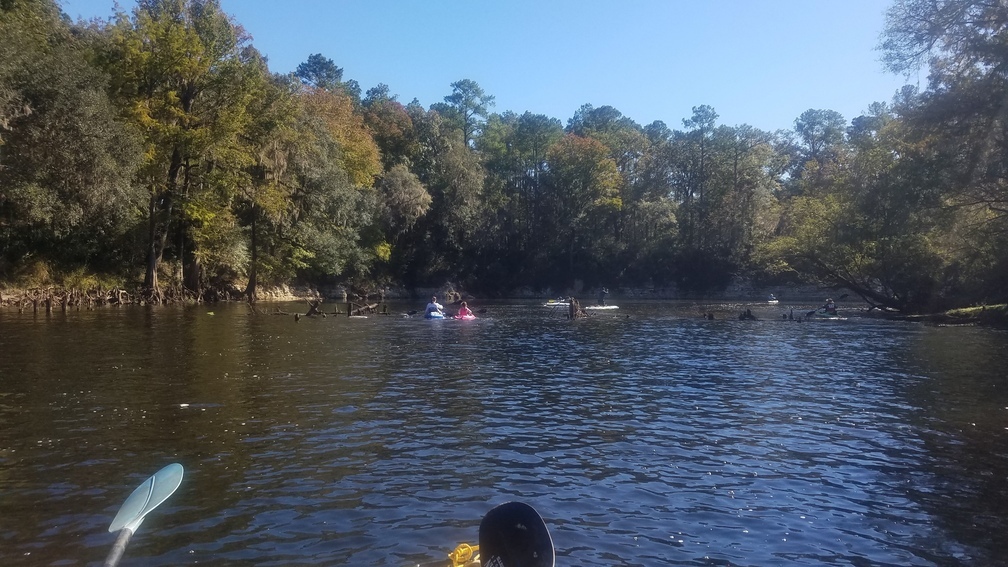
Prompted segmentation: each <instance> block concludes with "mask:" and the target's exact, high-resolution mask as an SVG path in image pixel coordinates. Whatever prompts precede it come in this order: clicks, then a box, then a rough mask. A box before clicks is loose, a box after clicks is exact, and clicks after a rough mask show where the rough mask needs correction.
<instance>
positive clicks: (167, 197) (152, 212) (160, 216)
mask: <svg viewBox="0 0 1008 567" xmlns="http://www.w3.org/2000/svg"><path fill="white" fill-rule="evenodd" d="M181 169H182V157H181V155H180V154H179V150H178V148H175V150H174V151H173V152H172V158H171V164H170V165H169V167H168V179H167V180H166V181H167V185H166V189H165V192H164V193H163V194H160V193H159V192H158V191H157V190H156V189H154V190H153V191H152V192H151V198H150V203H149V204H148V208H147V213H148V215H149V219H150V224H149V227H148V229H149V233H148V243H149V246H148V248H147V272H146V274H145V275H144V291H145V292H146V293H147V295H148V297H150V298H151V299H152V300H155V301H156V302H159V303H160V300H161V289H160V287H159V286H158V277H157V272H158V266H160V265H161V258H162V257H163V256H164V250H165V246H166V244H167V242H168V227H169V224H170V223H171V215H172V205H173V203H174V199H173V197H174V195H175V191H176V189H177V187H178V177H179V172H180V171H181ZM162 211H163V212H162Z"/></svg>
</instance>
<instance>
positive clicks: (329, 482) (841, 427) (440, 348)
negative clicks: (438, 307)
mask: <svg viewBox="0 0 1008 567" xmlns="http://www.w3.org/2000/svg"><path fill="white" fill-rule="evenodd" d="M720 308H721V311H719V313H721V314H723V313H730V312H732V311H733V310H736V309H737V306H721V307H720ZM210 309H212V311H213V314H211V313H210V312H209V311H210ZM488 309H489V311H488V316H487V317H485V318H482V319H479V320H477V321H468V322H459V321H424V320H418V319H406V318H401V317H395V316H390V317H372V318H369V319H347V318H339V317H332V316H330V317H327V318H325V319H302V320H301V321H300V322H295V321H294V319H293V317H285V316H279V315H251V314H250V313H248V312H247V310H246V309H245V308H244V307H243V306H240V305H238V306H213V307H212V308H207V307H205V306H199V307H190V308H167V309H122V310H113V309H110V310H103V311H94V312H76V313H68V314H66V315H62V314H60V315H54V316H51V317H39V316H34V317H33V316H25V315H17V314H11V313H2V314H0V352H2V353H3V354H2V356H0V423H2V424H3V427H2V429H0V490H2V492H3V494H4V497H3V498H2V499H0V543H2V546H0V547H2V549H0V559H2V560H3V561H2V562H3V563H4V564H26V565H36V564H53V565H71V564H86V563H89V562H90V563H93V562H96V561H99V560H100V559H101V558H102V557H103V556H104V554H105V553H106V552H107V550H108V548H109V547H110V546H111V542H112V540H113V539H114V538H113V536H112V535H111V534H108V533H107V532H106V531H105V530H106V528H107V526H108V522H110V521H111V518H112V516H114V514H115V511H116V510H117V509H118V506H119V505H120V504H121V503H122V501H123V499H124V498H125V497H126V496H128V494H129V492H130V491H131V490H132V488H133V487H135V486H136V485H137V484H139V483H140V482H142V480H143V479H144V478H146V476H148V475H149V474H151V473H152V472H153V471H155V470H157V469H158V468H160V467H161V466H163V465H164V464H166V463H168V462H172V461H178V462H181V463H183V464H184V465H185V466H186V469H187V476H186V480H185V482H184V483H183V485H182V487H181V488H180V489H179V491H178V492H177V493H176V494H175V495H174V496H173V497H172V499H171V500H169V501H168V502H166V503H165V504H164V505H162V508H159V510H157V511H156V512H155V513H154V514H152V515H151V516H150V517H148V519H147V520H145V523H144V526H143V528H141V530H140V533H139V534H138V536H137V537H136V538H135V539H134V541H133V542H132V543H131V544H130V547H129V549H128V550H127V554H126V561H127V562H128V561H130V560H131V559H132V561H133V562H134V564H144V565H180V564H191V563H197V562H199V563H210V564H214V565H222V564H228V565H289V564H305V563H327V564H382V565H410V564H416V563H418V562H428V561H434V560H437V559H440V558H442V557H443V556H444V554H445V553H446V552H447V551H448V550H450V548H451V547H453V546H454V545H455V544H456V543H458V542H461V541H470V542H474V541H475V538H476V526H477V525H478V523H479V519H480V517H481V516H482V514H483V513H485V512H486V511H487V510H488V509H489V508H490V507H491V506H492V505H494V504H497V503H500V502H503V501H505V500H508V499H521V500H525V501H527V502H530V503H532V504H533V505H534V506H535V507H536V508H537V509H538V510H539V511H540V512H541V513H542V514H543V516H544V518H546V520H547V523H548V525H549V526H550V528H551V531H552V532H553V539H554V541H555V543H556V545H557V552H558V564H562V565H563V564H566V565H659V564H662V565H663V564H736V565H766V564H808V563H841V564H871V565H930V564H941V565H951V564H964V565H966V564H997V562H998V561H1001V558H1002V557H1004V556H1005V551H1006V550H1005V548H1004V545H1005V544H1003V543H1001V539H1000V537H999V535H998V534H1000V533H1002V532H1004V530H1005V528H1006V527H1008V526H1006V525H1005V524H1006V523H1008V520H1006V518H1008V514H1006V511H1008V497H1006V491H1005V489H1004V488H1003V486H1002V485H1003V480H1004V478H1005V476H1006V474H1008V450H1006V449H1008V447H1006V432H1005V425H1004V423H1005V422H1004V415H1005V411H1006V410H1005V408H1006V407H1008V399H1006V394H1005V384H1004V378H1003V376H1002V373H1001V372H1000V371H999V370H998V369H999V368H1003V367H1004V365H1005V362H1006V358H1008V354H1006V349H1005V344H1006V341H1005V338H1006V336H1005V334H1004V333H1001V332H997V331H990V330H984V329H948V328H929V327H922V326H917V325H908V324H903V323H885V322H878V321H872V320H866V319H851V320H848V321H834V322H820V323H805V324H797V323H793V322H787V321H781V320H778V319H776V317H778V316H779V314H777V313H772V312H769V311H767V310H765V309H764V310H762V311H760V310H755V309H754V311H755V312H757V314H758V315H759V316H760V317H761V318H762V319H763V320H761V321H738V320H733V319H730V318H728V317H727V316H719V319H716V320H714V321H707V320H702V319H700V318H699V317H698V316H697V314H698V313H701V312H707V311H708V310H713V309H714V308H708V307H707V306H683V305H676V304H636V305H627V306H625V307H624V308H622V309H621V310H620V311H619V312H618V314H614V315H603V316H596V317H593V318H591V319H588V320H584V321H576V322H568V321H565V320H562V319H561V318H559V317H557V316H555V315H554V314H551V313H549V311H548V310H544V309H543V308H540V307H537V306H533V305H524V304H510V305H492V306H488ZM405 310H406V309H405V308H403V309H401V310H399V309H393V311H394V312H395V311H405Z"/></svg>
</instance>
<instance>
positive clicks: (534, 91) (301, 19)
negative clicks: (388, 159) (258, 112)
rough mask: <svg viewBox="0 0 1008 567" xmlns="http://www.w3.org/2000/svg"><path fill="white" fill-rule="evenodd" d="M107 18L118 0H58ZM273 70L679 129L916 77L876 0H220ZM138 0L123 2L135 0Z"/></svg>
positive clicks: (763, 124)
mask: <svg viewBox="0 0 1008 567" xmlns="http://www.w3.org/2000/svg"><path fill="white" fill-rule="evenodd" d="M61 4H62V6H63V10H64V12H66V13H67V14H68V15H69V16H70V17H71V18H74V19H77V18H85V19H88V18H92V17H101V18H108V17H109V16H111V14H112V13H113V0H61ZM221 4H222V6H223V7H224V10H225V11H226V12H227V13H228V14H230V15H231V16H232V17H233V18H234V21H235V22H236V23H237V24H240V25H241V26H242V27H244V28H245V29H246V31H248V32H249V34H251V36H252V38H253V39H252V43H253V45H255V46H256V48H257V49H259V51H260V52H262V53H263V54H265V55H266V57H267V58H268V59H269V63H270V69H271V70H272V71H274V72H282V73H286V72H290V71H293V70H295V69H296V68H297V66H298V64H299V63H302V62H304V61H305V60H306V59H307V58H308V56H309V55H311V54H313V53H321V54H322V55H323V56H325V57H328V58H329V59H332V60H333V61H334V62H335V63H336V65H338V66H339V67H342V68H343V78H344V80H346V79H355V80H356V81H357V82H358V83H360V86H361V89H362V91H364V92H366V91H367V90H368V89H369V88H371V87H373V86H375V85H377V84H379V83H385V84H387V85H388V86H389V90H390V92H391V93H392V94H394V95H397V96H398V98H399V101H400V102H402V103H404V104H405V103H408V102H410V101H411V100H413V99H414V98H416V99H418V100H419V101H420V103H421V104H422V105H423V106H424V107H428V106H430V105H431V104H433V103H435V102H441V101H443V100H444V97H445V96H447V95H449V94H451V83H452V82H454V81H457V80H460V79H472V80H474V81H476V82H477V83H479V85H480V86H481V87H482V88H483V90H484V91H485V92H486V93H487V94H490V95H493V96H494V97H496V101H495V102H496V104H495V105H494V106H493V108H492V109H491V110H492V111H494V112H504V111H506V110H511V111H514V112H516V113H518V114H521V113H523V112H525V111H530V112H533V113H535V114H545V115H547V116H550V117H553V118H559V119H560V120H561V121H562V122H563V123H564V124H566V123H567V120H568V119H569V118H570V117H571V116H573V115H574V113H575V112H576V111H577V110H578V108H580V107H581V105H583V104H586V103H587V104H591V105H593V106H595V107H599V106H604V105H609V106H612V107H614V108H616V109H617V110H619V111H620V112H622V113H623V115H624V116H628V117H630V118H631V119H633V120H634V121H636V122H637V123H639V124H641V125H646V124H650V123H651V122H653V121H655V120H662V121H664V122H665V123H666V124H667V125H668V126H669V127H670V128H673V129H681V128H682V127H683V126H682V120H683V119H684V118H688V117H689V116H691V115H692V108H693V107H694V106H698V105H701V104H706V105H709V106H712V107H714V110H715V111H716V112H717V113H718V114H719V115H720V119H719V123H720V124H726V125H729V126H736V125H741V124H750V125H752V126H755V127H757V128H761V129H764V130H777V129H790V128H793V126H794V120H795V118H797V117H798V116H799V115H800V114H801V113H802V112H804V111H805V110H808V109H810V108H815V109H829V110H835V111H837V112H839V113H841V114H842V115H843V116H844V118H846V119H847V121H848V122H849V121H850V120H851V119H852V118H854V117H856V116H858V115H860V114H862V113H863V112H864V111H865V110H866V109H867V108H868V105H869V104H871V103H872V102H890V101H891V99H892V96H893V94H894V93H895V92H896V91H897V90H898V89H899V88H900V87H901V86H903V85H904V84H906V83H912V84H919V83H923V82H924V78H923V77H917V76H914V77H910V78H907V77H903V76H898V75H892V74H889V73H886V72H885V71H884V70H883V69H882V65H881V63H880V57H881V52H879V51H878V49H877V46H878V44H879V34H880V33H881V32H882V29H883V25H884V21H885V10H886V9H887V8H888V7H889V5H890V4H891V3H890V2H889V1H886V0H840V1H834V0H608V1H602V0H399V1H391V0H370V1H366V0H365V1H353V2H351V1H349V0H346V1H343V0H221ZM134 5H135V0H120V6H121V7H122V8H123V9H125V10H127V11H131V10H132V9H133V7H134Z"/></svg>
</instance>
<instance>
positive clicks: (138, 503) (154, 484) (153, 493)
mask: <svg viewBox="0 0 1008 567" xmlns="http://www.w3.org/2000/svg"><path fill="white" fill-rule="evenodd" d="M182 473H183V470H182V465H180V464H178V463H172V464H170V465H168V466H167V467H165V468H163V469H161V470H159V471H158V472H156V473H154V476H152V477H150V478H148V479H147V480H146V481H144V483H143V484H141V485H140V486H138V487H137V488H136V490H134V491H133V494H130V495H129V498H127V499H126V502H123V505H122V507H121V508H119V513H117V514H116V516H115V518H114V519H113V520H112V524H111V525H110V526H109V531H110V532H117V531H119V530H122V529H124V528H125V529H129V530H130V531H131V532H135V531H136V529H137V527H139V526H140V523H141V522H143V519H144V516H146V515H147V514H148V513H150V511H151V510H153V509H154V508H157V507H158V506H159V505H160V504H161V503H162V502H164V501H165V500H167V499H168V497H169V496H171V495H172V493H173V492H175V490H176V489H177V488H178V487H179V485H180V484H182Z"/></svg>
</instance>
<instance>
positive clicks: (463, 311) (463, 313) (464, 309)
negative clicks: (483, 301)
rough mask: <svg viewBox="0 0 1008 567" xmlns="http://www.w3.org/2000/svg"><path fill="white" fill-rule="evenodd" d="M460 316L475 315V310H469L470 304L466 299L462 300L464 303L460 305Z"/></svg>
mask: <svg viewBox="0 0 1008 567" xmlns="http://www.w3.org/2000/svg"><path fill="white" fill-rule="evenodd" d="M458 317H459V318H460V319H461V318H462V317H475V315H473V312H472V311H470V310H469V306H468V305H467V304H466V302H465V301H463V302H462V305H459V312H458Z"/></svg>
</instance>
